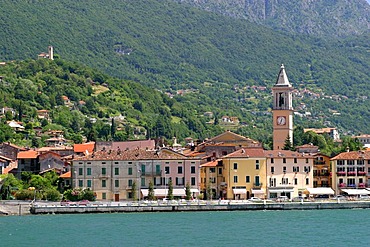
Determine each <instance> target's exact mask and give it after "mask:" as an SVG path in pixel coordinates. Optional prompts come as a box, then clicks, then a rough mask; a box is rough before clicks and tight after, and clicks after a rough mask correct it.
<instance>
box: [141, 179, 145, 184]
mask: <svg viewBox="0 0 370 247" xmlns="http://www.w3.org/2000/svg"><path fill="white" fill-rule="evenodd" d="M141 186H145V178H141Z"/></svg>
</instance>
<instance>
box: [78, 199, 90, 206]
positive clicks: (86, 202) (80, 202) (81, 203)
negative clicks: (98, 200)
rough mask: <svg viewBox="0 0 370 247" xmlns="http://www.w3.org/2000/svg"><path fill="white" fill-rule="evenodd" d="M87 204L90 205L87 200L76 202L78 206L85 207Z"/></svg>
mask: <svg viewBox="0 0 370 247" xmlns="http://www.w3.org/2000/svg"><path fill="white" fill-rule="evenodd" d="M88 204H90V201H89V200H82V201H79V202H78V205H80V206H87V205H88Z"/></svg>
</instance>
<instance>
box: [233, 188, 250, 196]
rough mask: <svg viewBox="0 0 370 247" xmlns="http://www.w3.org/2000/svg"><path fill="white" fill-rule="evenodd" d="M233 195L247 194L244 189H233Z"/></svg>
mask: <svg viewBox="0 0 370 247" xmlns="http://www.w3.org/2000/svg"><path fill="white" fill-rule="evenodd" d="M233 193H234V195H240V194H243V195H244V194H247V191H246V190H245V189H233Z"/></svg>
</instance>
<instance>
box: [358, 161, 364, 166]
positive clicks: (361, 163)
mask: <svg viewBox="0 0 370 247" xmlns="http://www.w3.org/2000/svg"><path fill="white" fill-rule="evenodd" d="M364 164H365V162H364V160H357V165H359V166H362V165H364Z"/></svg>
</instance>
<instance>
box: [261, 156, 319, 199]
mask: <svg viewBox="0 0 370 247" xmlns="http://www.w3.org/2000/svg"><path fill="white" fill-rule="evenodd" d="M265 154H266V158H267V161H266V164H267V173H266V176H267V189H268V193H267V195H268V198H276V197H279V196H287V197H288V198H293V197H297V196H302V195H303V193H304V191H306V190H307V188H312V187H313V160H314V156H312V155H310V154H303V153H298V152H293V151H287V150H273V151H265Z"/></svg>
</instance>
